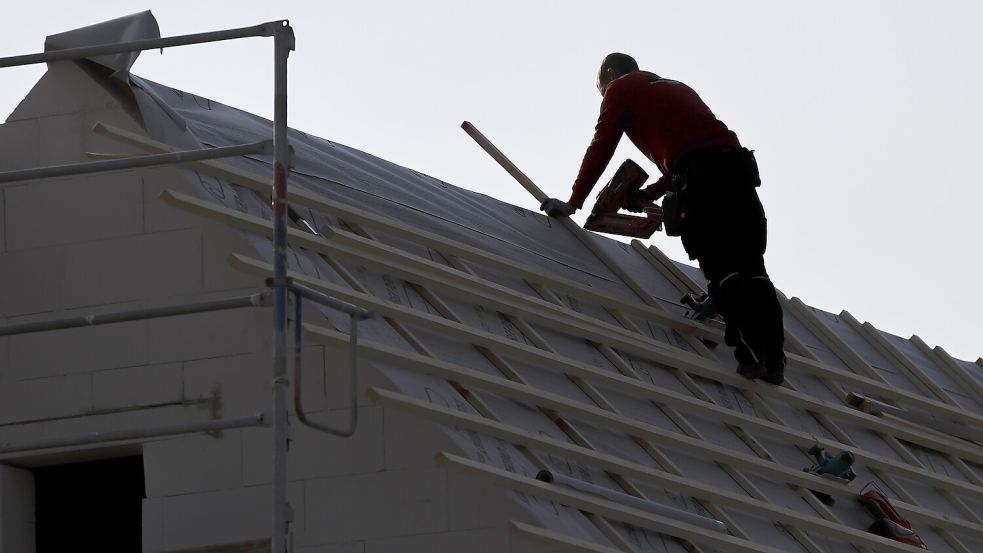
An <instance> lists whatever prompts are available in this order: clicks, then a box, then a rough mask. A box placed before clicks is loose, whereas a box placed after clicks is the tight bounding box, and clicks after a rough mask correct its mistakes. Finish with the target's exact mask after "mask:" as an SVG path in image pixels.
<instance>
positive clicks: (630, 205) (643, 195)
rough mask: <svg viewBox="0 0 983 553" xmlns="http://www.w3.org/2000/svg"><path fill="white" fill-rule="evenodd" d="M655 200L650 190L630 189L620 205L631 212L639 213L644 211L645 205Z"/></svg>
mask: <svg viewBox="0 0 983 553" xmlns="http://www.w3.org/2000/svg"><path fill="white" fill-rule="evenodd" d="M654 201H655V196H653V195H652V193H651V192H649V191H648V190H645V189H641V190H632V191H630V192H628V194H626V195H625V199H624V201H623V202H622V207H624V208H625V209H627V210H628V211H631V212H632V213H641V212H642V211H644V209H645V206H647V205H652V202H654Z"/></svg>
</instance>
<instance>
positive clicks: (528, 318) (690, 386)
mask: <svg viewBox="0 0 983 553" xmlns="http://www.w3.org/2000/svg"><path fill="white" fill-rule="evenodd" d="M132 85H133V90H134V94H135V96H136V98H137V101H138V103H139V106H140V111H141V114H142V116H143V119H144V123H145V125H146V128H147V133H148V135H149V136H150V137H152V139H154V140H155V141H159V143H164V144H168V145H171V146H174V147H180V148H192V147H200V146H201V145H211V146H222V145H231V144H238V143H244V142H251V141H256V140H260V139H265V138H267V137H269V136H270V133H271V130H270V123H269V121H266V120H264V119H262V118H259V117H256V116H254V115H251V114H248V113H244V112H242V111H239V110H236V109H233V108H230V107H228V106H224V105H222V104H219V103H216V102H213V101H211V100H208V99H205V98H200V97H197V96H195V95H193V94H189V93H186V92H182V91H178V90H174V89H171V88H168V87H166V86H163V85H159V84H156V83H153V82H150V81H147V80H144V79H140V78H137V77H132ZM104 130H105V131H106V132H108V133H109V134H110V135H113V136H115V137H116V138H118V139H119V140H121V141H129V142H131V143H133V142H142V143H144V144H145V145H146V146H147V148H148V149H153V148H154V147H155V146H154V144H153V143H152V142H148V141H146V140H145V139H143V138H141V137H137V136H131V135H126V134H125V133H122V132H117V131H114V130H113V129H104ZM290 139H291V144H292V146H293V147H294V149H295V153H296V164H295V166H294V168H293V171H292V173H291V175H290V187H291V202H292V205H293V207H294V208H295V209H296V210H297V211H298V212H299V213H300V215H301V216H302V217H303V218H304V219H306V220H307V221H308V222H310V223H311V224H312V225H313V226H314V228H317V229H321V236H315V235H312V234H310V233H307V232H305V231H303V230H300V229H296V228H295V229H293V230H292V231H291V236H290V240H291V246H292V247H291V254H290V258H289V263H290V267H291V271H293V276H295V277H296V278H298V279H300V280H302V281H304V282H306V283H308V284H310V285H312V286H315V287H318V288H320V289H322V290H324V291H326V292H328V293H330V294H332V295H335V296H337V297H339V298H342V299H345V300H348V301H351V302H353V303H356V304H359V305H364V306H366V307H369V308H372V309H374V310H376V311H378V312H379V313H380V314H382V315H383V317H384V318H381V319H376V320H373V321H370V322H368V323H366V324H365V325H364V328H363V329H362V331H361V332H360V334H361V339H362V340H363V342H362V345H361V348H362V349H361V352H362V354H363V355H364V356H365V357H367V358H369V359H370V362H371V364H372V366H373V367H374V368H375V369H377V370H378V371H380V372H381V373H382V374H384V375H385V376H386V377H387V378H388V380H389V381H390V383H391V386H390V387H389V388H388V389H385V390H382V389H378V390H374V391H373V394H374V397H375V399H376V400H377V401H379V402H380V403H382V404H384V405H387V406H391V407H394V408H396V409H402V410H405V411H407V412H410V413H414V414H416V415H420V416H423V417H427V418H430V419H432V420H433V421H435V422H437V423H440V424H441V425H443V428H444V429H445V430H446V433H447V435H448V437H449V438H450V439H451V440H453V441H454V443H456V445H457V446H458V448H459V449H460V451H463V452H465V454H466V457H460V456H456V455H453V454H443V455H441V456H440V457H439V458H438V462H441V463H443V464H445V465H446V466H448V467H449V468H451V469H454V470H460V471H464V472H466V473H468V474H471V475H474V476H475V477H477V478H485V479H488V480H490V481H493V482H496V483H497V484H498V485H501V486H503V487H509V488H511V489H513V490H515V492H514V498H515V501H516V502H518V503H519V504H521V505H523V506H524V507H525V508H527V509H528V510H529V511H530V513H531V514H532V515H533V517H534V518H536V519H537V520H538V521H539V522H540V524H541V528H534V527H530V526H525V525H520V526H518V530H517V531H519V532H520V533H523V534H525V535H528V536H530V537H535V538H538V539H542V540H545V541H547V542H549V543H552V544H556V545H559V544H566V546H567V547H571V548H573V549H574V550H579V551H659V552H666V551H684V550H688V551H703V552H706V553H713V552H721V553H723V552H730V551H784V552H799V551H801V552H813V553H817V552H834V551H836V552H839V551H850V550H856V551H875V550H876V551H909V550H911V548H909V547H907V546H903V545H901V544H899V543H898V542H892V541H888V540H884V539H882V538H878V537H875V536H872V535H871V534H868V533H866V532H865V531H864V530H865V529H866V527H867V526H868V525H869V524H870V522H871V519H870V517H869V515H867V514H866V513H865V512H864V511H863V510H862V509H861V508H860V507H859V506H858V504H857V502H856V501H855V500H854V499H855V496H856V494H857V493H858V492H859V490H860V488H861V487H862V486H864V485H865V484H866V483H868V482H872V483H874V484H875V485H877V486H879V487H880V488H882V489H883V490H885V491H886V493H887V494H888V495H889V496H890V497H892V499H893V500H894V501H895V504H896V506H897V507H898V508H899V510H900V511H901V512H902V513H903V514H904V516H906V517H907V518H909V519H910V520H911V521H913V523H914V524H915V526H916V528H917V530H918V532H919V533H920V534H921V536H922V538H923V539H924V540H925V541H926V542H927V543H928V544H929V546H930V547H931V549H932V550H933V551H940V552H950V551H951V552H970V551H983V520H981V518H980V517H981V515H980V513H983V447H980V445H979V443H976V442H974V441H971V439H974V438H975V439H976V440H980V439H981V438H980V437H979V428H981V427H983V425H981V423H983V368H981V366H979V363H977V364H974V363H970V362H965V361H960V360H955V359H952V358H950V357H949V356H948V355H946V354H945V352H944V351H943V350H941V349H939V348H936V349H934V350H933V349H931V348H929V347H928V346H927V345H925V344H924V343H922V342H921V341H920V340H918V339H917V338H912V339H911V340H905V339H902V338H899V337H896V336H892V335H889V334H886V333H883V332H881V331H879V330H877V329H876V328H874V327H873V326H871V325H869V324H866V323H864V324H861V323H859V322H858V321H856V320H854V319H853V318H852V317H850V316H849V314H848V313H846V312H844V313H841V314H839V315H836V314H832V313H826V312H823V311H821V310H816V309H813V308H811V307H809V306H807V305H805V304H803V303H802V302H801V301H799V300H797V299H795V298H793V299H790V300H784V301H783V304H784V308H785V311H786V313H785V320H786V329H787V333H788V340H787V346H788V350H789V352H790V354H791V355H790V366H789V371H788V382H787V384H786V385H785V386H783V387H774V386H769V385H766V384H761V383H757V382H749V381H746V380H744V379H742V378H740V377H739V376H737V375H736V374H735V373H734V372H733V366H732V365H733V363H732V360H731V359H732V357H731V352H730V351H729V349H728V348H727V347H726V346H724V345H722V344H721V345H717V346H715V347H708V343H710V342H720V341H722V340H721V339H720V338H721V336H722V333H721V330H720V328H719V327H713V326H706V325H699V324H694V323H692V322H691V321H688V320H686V319H685V318H683V316H682V315H683V309H682V308H681V307H680V306H678V305H676V304H675V303H674V302H673V301H671V300H675V299H676V298H678V297H679V295H680V294H681V293H682V292H685V291H689V290H693V289H696V288H698V287H699V285H700V281H699V278H698V273H696V272H694V270H693V269H692V268H690V267H686V266H680V265H677V264H675V263H673V262H671V261H670V260H668V259H667V258H666V257H665V256H663V255H662V254H661V253H660V252H659V251H658V250H656V249H654V248H645V247H643V246H642V245H641V244H640V243H636V244H633V245H627V244H623V243H620V242H617V241H614V240H610V239H608V238H605V237H603V236H597V235H595V236H592V237H591V240H592V243H593V245H594V246H595V247H596V248H597V249H596V250H592V249H591V248H589V247H587V246H585V245H584V243H582V242H581V241H580V240H578V239H577V238H576V237H575V236H574V235H573V234H571V233H570V232H569V231H568V230H567V229H565V228H563V227H562V226H560V225H557V224H556V222H555V221H554V220H551V219H549V218H547V217H545V216H543V215H541V214H539V213H536V212H532V211H529V210H526V209H524V208H521V207H517V206H513V205H509V204H505V203H503V202H500V201H498V200H496V199H494V198H491V197H488V196H485V195H482V194H478V193H474V192H469V191H466V190H463V189H460V188H457V187H454V186H452V185H449V184H447V183H444V182H442V181H440V180H437V179H434V178H432V177H429V176H427V175H424V174H421V173H418V172H416V171H413V170H410V169H406V168H403V167H399V166H397V165H394V164H392V163H389V162H387V161H385V160H382V159H379V158H376V157H374V156H372V155H369V154H366V153H363V152H359V151H357V150H354V149H351V148H348V147H345V146H343V145H340V144H336V143H333V142H330V141H327V140H323V139H320V138H317V137H313V136H309V135H306V134H304V133H302V132H299V131H291V135H290ZM270 167H271V160H270V159H269V158H266V157H263V156H256V157H253V158H250V159H245V158H240V159H234V160H227V161H224V162H206V163H199V164H196V165H194V166H193V167H191V168H189V169H186V170H184V174H185V175H186V176H187V178H188V179H191V180H193V181H194V182H198V183H200V185H201V187H200V192H201V193H200V197H197V198H194V197H189V196H186V195H181V194H179V193H166V194H165V197H164V199H165V200H166V201H168V202H169V203H170V204H171V205H174V206H176V207H179V208H182V209H186V210H190V211H193V212H196V213H199V214H202V215H204V216H206V217H210V218H213V219H216V220H219V221H222V222H225V223H227V224H229V225H231V226H233V227H236V228H238V229H240V230H242V231H243V232H244V233H245V234H246V235H247V236H248V237H249V240H250V243H251V244H252V246H253V247H254V248H255V251H252V252H230V253H234V254H236V255H235V256H233V257H232V258H231V262H232V263H233V264H234V265H235V266H236V267H238V268H240V269H242V270H244V271H247V272H251V273H255V274H257V275H265V274H268V273H269V270H270V269H269V264H270V262H271V259H272V250H271V245H270V241H269V239H268V237H267V236H268V235H269V234H270V232H271V231H270V224H269V220H270V219H271V215H270V210H269V207H268V203H267V196H266V194H267V192H266V191H267V190H268V184H267V181H268V177H267V175H269V174H270ZM488 170H492V171H497V168H492V167H491V166H489V169H488ZM502 179H503V183H505V185H508V186H511V184H510V183H509V181H508V180H507V179H508V177H507V176H506V175H504V174H503V175H502ZM598 252H602V253H603V254H604V255H606V257H608V258H609V259H610V260H612V261H613V265H611V266H606V265H605V263H604V262H603V261H602V260H601V258H599V257H598ZM637 291H641V293H638V292H637ZM323 315H324V317H323V319H321V320H313V318H309V319H308V320H309V321H310V324H309V325H308V326H307V327H306V328H305V329H306V331H307V336H308V339H312V340H318V341H321V342H324V343H327V344H342V343H343V342H344V341H345V340H346V339H347V337H346V335H345V332H347V328H348V321H347V319H345V318H343V317H339V316H338V315H336V314H334V313H331V312H327V311H325V312H323ZM851 392H853V393H857V394H863V395H865V396H869V397H873V398H876V399H879V400H881V401H883V402H885V403H888V404H892V405H896V406H897V407H898V408H899V409H898V410H897V411H892V412H890V413H887V414H884V415H883V416H874V415H871V414H867V413H863V412H861V411H858V410H856V409H854V408H853V407H851V406H849V405H848V404H847V403H846V402H845V398H846V397H847V394H849V393H851ZM957 435H958V436H962V437H957ZM817 443H818V444H819V445H822V446H824V447H826V448H827V449H828V450H829V451H830V452H831V453H834V454H835V453H838V452H840V451H844V450H848V451H851V452H853V454H854V455H855V457H856V464H855V470H856V472H857V474H858V477H857V479H856V480H855V481H854V482H853V483H852V484H845V483H842V482H839V481H834V480H830V479H825V478H820V477H816V476H812V475H809V474H805V473H803V472H802V468H803V467H805V466H808V465H810V464H811V463H812V459H811V457H809V455H808V454H807V450H808V449H809V448H810V447H811V446H812V445H815V444H817ZM434 453H437V452H434ZM542 468H549V469H550V470H552V471H555V472H556V473H559V474H563V475H567V476H572V477H573V478H576V479H579V480H582V481H587V482H591V483H593V484H595V485H598V486H601V487H603V488H607V489H609V490H612V491H615V492H618V493H622V494H629V495H633V496H637V497H643V498H645V499H646V500H647V501H649V502H652V503H655V504H659V505H662V506H665V507H668V508H671V509H674V510H681V511H686V512H689V513H691V514H692V515H696V516H697V517H703V518H705V519H715V520H719V521H722V522H723V523H725V524H726V527H727V529H728V533H726V534H724V533H718V532H714V531H712V530H708V529H706V528H702V527H700V526H697V525H694V524H693V522H694V520H696V519H678V518H674V517H667V516H663V515H660V514H655V513H651V512H646V511H642V510H638V509H635V508H631V507H625V505H626V503H624V502H612V501H609V500H605V499H601V498H598V497H597V496H593V495H585V494H582V493H578V492H573V491H570V490H569V489H568V488H565V487H562V486H558V485H554V484H545V483H541V482H538V481H536V480H535V479H534V476H535V475H536V473H537V472H538V471H539V470H540V469H542ZM810 490H816V491H820V492H823V493H827V494H830V495H832V496H833V497H835V498H836V499H837V502H836V503H835V505H833V506H831V507H830V506H827V505H825V504H823V503H822V502H820V501H819V500H818V499H817V498H816V496H815V495H814V494H813V493H812V492H811V491H810ZM502 522H503V523H504V521H502ZM577 548H579V549H577Z"/></svg>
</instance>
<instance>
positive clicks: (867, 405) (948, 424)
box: [845, 392, 983, 444]
mask: <svg viewBox="0 0 983 553" xmlns="http://www.w3.org/2000/svg"><path fill="white" fill-rule="evenodd" d="M845 401H846V404H847V405H849V406H851V407H853V408H854V409H856V410H858V411H862V412H864V413H869V414H871V415H874V416H877V417H884V416H888V417H894V418H896V419H898V420H902V421H904V422H907V423H909V424H914V425H918V426H919V427H922V428H927V429H929V430H934V431H936V432H941V433H943V434H948V435H950V436H956V437H957V438H962V439H964V440H969V441H971V442H976V443H979V444H983V429H980V428H978V427H973V426H969V425H965V424H959V423H956V422H953V421H951V420H945V419H940V418H938V417H933V416H931V415H927V414H923V413H919V412H917V411H913V410H910V409H902V408H901V407H895V406H894V405H890V404H888V403H884V402H883V401H879V400H877V399H874V398H872V397H869V396H865V395H863V394H859V393H857V392H849V393H848V394H847V396H846V399H845Z"/></svg>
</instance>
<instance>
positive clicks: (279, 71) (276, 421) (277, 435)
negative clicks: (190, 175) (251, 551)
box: [271, 21, 294, 553]
mask: <svg viewBox="0 0 983 553" xmlns="http://www.w3.org/2000/svg"><path fill="white" fill-rule="evenodd" d="M273 41H274V56H273V57H274V85H273V157H274V163H273V383H272V387H273V486H272V487H273V536H272V544H271V545H272V546H271V553H286V550H287V525H288V524H289V522H290V521H289V516H288V513H289V511H290V506H289V505H288V504H287V445H288V444H287V440H288V428H287V388H288V387H289V386H290V379H289V378H288V377H287V286H288V282H287V173H288V171H289V170H290V145H289V143H288V142H287V58H288V57H289V56H290V51H291V50H293V49H294V32H293V29H292V28H291V27H290V24H289V23H287V22H286V21H283V22H282V24H281V25H280V26H278V27H277V28H276V30H275V32H274V34H273Z"/></svg>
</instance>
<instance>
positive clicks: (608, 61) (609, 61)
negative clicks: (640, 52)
mask: <svg viewBox="0 0 983 553" xmlns="http://www.w3.org/2000/svg"><path fill="white" fill-rule="evenodd" d="M632 71H638V62H636V61H635V58H633V57H631V56H629V55H628V54H621V53H618V52H615V53H613V54H608V55H607V56H605V57H604V61H602V62H601V68H600V69H598V70H597V90H599V91H600V92H601V95H602V96H603V95H604V91H605V90H607V88H608V85H609V84H611V81H613V80H615V79H617V78H618V77H621V76H622V75H627V74H629V73H631V72H632Z"/></svg>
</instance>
